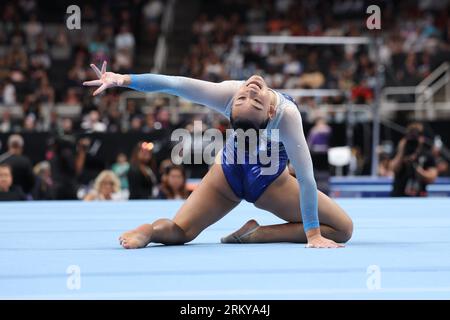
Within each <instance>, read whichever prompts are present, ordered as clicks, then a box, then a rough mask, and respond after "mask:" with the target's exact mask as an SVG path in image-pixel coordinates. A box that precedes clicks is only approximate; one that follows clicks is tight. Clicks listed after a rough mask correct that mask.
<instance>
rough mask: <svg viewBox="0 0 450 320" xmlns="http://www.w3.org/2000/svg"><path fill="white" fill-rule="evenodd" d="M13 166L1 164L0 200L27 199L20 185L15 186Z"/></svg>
mask: <svg viewBox="0 0 450 320" xmlns="http://www.w3.org/2000/svg"><path fill="white" fill-rule="evenodd" d="M12 183H13V176H12V170H11V167H10V166H9V165H7V164H0V201H22V200H26V197H25V194H24V193H23V191H22V189H21V188H20V187H18V186H13V185H12Z"/></svg>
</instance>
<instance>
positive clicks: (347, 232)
mask: <svg viewBox="0 0 450 320" xmlns="http://www.w3.org/2000/svg"><path fill="white" fill-rule="evenodd" d="M352 235H353V221H352V220H351V219H348V221H347V222H346V223H345V225H344V226H343V227H342V228H340V229H339V230H337V232H336V239H335V241H337V242H340V243H345V242H347V241H349V240H350V239H351V237H352Z"/></svg>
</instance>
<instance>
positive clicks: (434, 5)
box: [180, 0, 450, 108]
mask: <svg viewBox="0 0 450 320" xmlns="http://www.w3.org/2000/svg"><path fill="white" fill-rule="evenodd" d="M219 4H220V5H219ZM374 4H376V5H379V6H380V8H381V23H382V26H381V27H382V29H381V30H380V31H379V32H377V31H376V30H368V29H367V27H366V19H367V17H368V15H367V14H366V12H365V11H366V10H365V8H367V7H368V6H369V5H374ZM202 8H203V12H202V14H200V15H199V17H198V19H197V20H196V21H195V23H194V24H193V26H192V33H193V35H194V39H193V44H192V45H191V48H190V51H189V55H188V56H187V57H186V58H185V60H184V63H183V65H182V67H181V69H180V72H181V73H182V74H184V75H193V76H194V77H198V78H202V79H206V80H211V81H221V80H225V79H245V78H247V77H249V76H250V75H252V74H255V73H258V74H261V75H264V77H265V79H266V80H267V82H268V84H269V86H271V87H273V88H285V89H295V88H305V89H311V88H327V89H341V90H343V91H345V92H350V94H349V98H350V99H351V101H352V102H354V103H356V104H369V103H371V102H372V99H373V97H374V93H373V91H374V87H375V84H376V64H375V63H374V57H373V56H371V55H370V54H373V52H368V50H367V47H365V46H357V45H345V46H342V45H338V46H332V45H321V46H316V45H273V44H269V45H268V44H245V43H244V44H241V45H243V48H241V49H239V50H237V48H236V43H235V42H234V41H233V38H234V36H235V35H239V36H246V35H290V36H364V35H369V36H374V35H379V36H380V37H381V38H382V40H383V41H382V45H381V47H380V49H379V56H380V62H381V63H382V64H383V66H384V70H385V72H384V77H385V79H384V85H387V86H414V85H417V84H418V83H419V82H420V81H421V80H423V79H424V78H425V77H426V76H427V75H429V74H430V72H432V71H433V70H434V69H435V68H436V67H438V66H439V65H440V64H441V63H443V62H444V61H450V38H449V37H450V19H449V10H450V2H449V1H446V0H442V1H429V0H418V1H405V0H400V1H388V0H385V1H383V0H382V1H364V0H334V1H295V0H273V1H262V0H249V1H244V0H221V1H214V2H209V1H204V3H203V6H202ZM345 98H346V97H344V96H342V97H332V98H329V97H326V98H325V101H317V100H314V99H309V98H304V99H302V100H301V101H300V102H301V103H302V104H303V105H307V106H308V107H311V108H314V106H315V105H316V104H317V103H318V102H326V103H331V104H336V103H343V102H344V101H345V100H344V99H345Z"/></svg>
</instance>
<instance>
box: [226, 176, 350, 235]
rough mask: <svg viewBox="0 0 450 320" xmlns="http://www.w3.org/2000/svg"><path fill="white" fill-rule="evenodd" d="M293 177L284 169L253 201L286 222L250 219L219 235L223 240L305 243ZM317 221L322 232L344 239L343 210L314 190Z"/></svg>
mask: <svg viewBox="0 0 450 320" xmlns="http://www.w3.org/2000/svg"><path fill="white" fill-rule="evenodd" d="M299 194H300V188H299V186H298V182H297V180H296V179H295V178H294V177H292V176H291V175H289V174H288V172H287V170H285V171H284V172H283V173H282V174H281V175H280V176H279V177H278V178H277V179H276V180H275V181H274V182H273V183H272V184H271V185H270V186H269V187H268V188H267V189H266V190H265V191H264V193H263V194H262V195H261V197H260V198H259V199H258V200H257V201H256V203H255V206H257V207H258V208H261V209H264V210H267V211H269V212H272V213H274V214H275V215H276V216H278V217H279V218H281V219H282V220H284V221H286V223H283V224H277V225H269V226H259V224H258V223H257V222H256V221H255V220H250V221H248V222H247V223H246V224H244V226H242V227H241V228H240V229H239V230H237V231H236V232H234V233H232V234H231V235H229V236H227V237H224V238H222V242H224V243H267V242H296V243H306V242H307V239H306V235H305V231H304V229H303V224H302V220H301V212H300V202H299ZM318 202H319V203H318V205H319V208H318V209H319V221H320V231H321V233H322V235H323V236H324V237H326V238H328V239H331V240H333V241H335V242H341V243H342V242H347V241H348V240H349V239H350V238H351V236H352V232H353V223H352V220H351V219H350V217H349V216H348V215H347V213H346V212H345V211H344V210H343V209H342V208H341V207H340V206H339V205H338V204H337V203H336V202H334V201H333V200H332V199H330V198H329V197H328V196H327V195H325V194H324V193H322V192H320V191H318Z"/></svg>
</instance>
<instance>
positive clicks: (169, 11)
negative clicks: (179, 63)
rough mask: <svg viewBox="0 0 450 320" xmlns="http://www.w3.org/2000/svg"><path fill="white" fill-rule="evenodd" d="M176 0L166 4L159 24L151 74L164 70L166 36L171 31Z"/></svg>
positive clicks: (170, 0)
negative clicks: (159, 29) (159, 28)
mask: <svg viewBox="0 0 450 320" xmlns="http://www.w3.org/2000/svg"><path fill="white" fill-rule="evenodd" d="M175 4H176V0H169V1H168V2H167V7H166V10H164V16H163V18H162V23H161V34H160V36H159V37H158V42H157V44H156V50H155V56H154V63H153V69H152V70H151V72H153V73H161V72H163V71H164V69H165V68H166V61H167V34H168V33H169V32H170V31H171V30H172V26H173V16H174V8H175Z"/></svg>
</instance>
